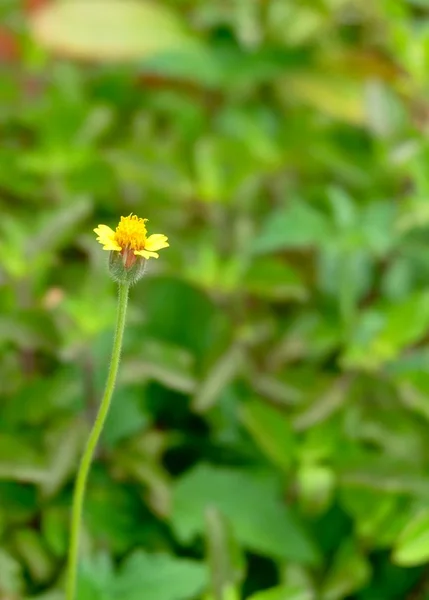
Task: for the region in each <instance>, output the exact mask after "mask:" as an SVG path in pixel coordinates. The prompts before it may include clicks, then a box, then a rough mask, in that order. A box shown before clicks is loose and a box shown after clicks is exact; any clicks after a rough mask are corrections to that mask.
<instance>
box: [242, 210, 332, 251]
mask: <svg viewBox="0 0 429 600" xmlns="http://www.w3.org/2000/svg"><path fill="white" fill-rule="evenodd" d="M330 235H331V233H330V227H329V225H328V221H327V219H326V218H325V217H324V216H323V214H322V213H320V212H319V211H317V210H316V209H314V208H313V207H311V206H310V205H308V204H305V203H304V202H302V201H301V202H297V201H295V202H292V203H291V204H290V205H289V206H288V207H287V208H282V209H280V210H278V211H276V212H273V213H272V214H271V215H270V216H269V217H268V218H267V220H266V221H265V223H264V224H263V227H262V231H261V232H260V233H259V235H257V236H256V238H255V239H254V240H253V241H252V251H253V252H254V253H259V254H262V253H267V252H274V251H277V250H287V249H291V248H306V247H309V246H318V245H321V244H323V243H324V242H325V241H326V240H328V239H329V236H330Z"/></svg>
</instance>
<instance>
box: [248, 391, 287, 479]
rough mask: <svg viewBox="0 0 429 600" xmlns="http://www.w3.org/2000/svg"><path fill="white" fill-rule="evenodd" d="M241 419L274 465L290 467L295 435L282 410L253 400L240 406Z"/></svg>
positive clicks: (284, 467)
mask: <svg viewBox="0 0 429 600" xmlns="http://www.w3.org/2000/svg"><path fill="white" fill-rule="evenodd" d="M240 413H241V420H242V421H243V423H244V425H245V427H246V429H247V430H248V431H249V433H250V435H251V436H252V437H253V439H254V440H255V442H256V444H257V445H258V446H259V447H260V448H261V450H262V452H264V454H266V455H267V457H268V458H269V459H271V460H272V461H273V462H274V463H275V464H276V465H278V466H279V467H281V468H282V469H285V470H288V469H290V467H291V465H292V462H293V461H294V458H295V446H296V441H295V436H294V434H293V431H292V427H291V425H290V423H289V421H288V420H287V417H286V415H285V414H284V412H283V413H282V412H281V411H279V410H278V409H276V408H273V407H272V406H270V405H269V404H267V403H266V402H262V401H259V400H253V401H251V402H247V403H245V404H243V406H242V407H241V411H240Z"/></svg>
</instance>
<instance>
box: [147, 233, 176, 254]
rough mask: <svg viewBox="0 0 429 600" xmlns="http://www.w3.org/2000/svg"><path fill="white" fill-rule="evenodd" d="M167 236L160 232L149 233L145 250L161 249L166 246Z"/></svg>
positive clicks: (167, 244)
mask: <svg viewBox="0 0 429 600" xmlns="http://www.w3.org/2000/svg"><path fill="white" fill-rule="evenodd" d="M169 245H170V244H169V243H168V237H167V236H166V235H163V234H162V233H153V234H152V235H150V236H149V237H148V238H147V240H146V242H145V245H144V247H145V250H161V248H168V246H169Z"/></svg>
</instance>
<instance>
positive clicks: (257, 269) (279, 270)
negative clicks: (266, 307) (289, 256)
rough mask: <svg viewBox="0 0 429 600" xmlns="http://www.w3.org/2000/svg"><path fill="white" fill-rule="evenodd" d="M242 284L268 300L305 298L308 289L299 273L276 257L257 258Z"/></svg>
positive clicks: (249, 290)
mask: <svg viewBox="0 0 429 600" xmlns="http://www.w3.org/2000/svg"><path fill="white" fill-rule="evenodd" d="M242 286H244V288H245V289H246V290H247V291H248V292H250V293H251V294H254V295H255V296H258V297H260V298H264V299H266V300H274V301H281V300H301V301H302V300H305V299H306V298H307V290H306V288H305V285H304V282H303V280H302V278H301V276H300V275H299V273H298V272H297V271H296V270H295V269H293V268H292V267H291V266H289V265H288V264H286V263H285V262H282V261H280V260H277V259H275V258H258V259H257V260H255V261H254V262H253V263H252V264H251V266H250V267H249V269H248V270H247V272H246V273H245V275H244V277H243V281H242Z"/></svg>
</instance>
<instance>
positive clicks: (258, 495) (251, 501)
mask: <svg viewBox="0 0 429 600" xmlns="http://www.w3.org/2000/svg"><path fill="white" fill-rule="evenodd" d="M211 506H213V507H216V508H217V509H218V510H219V511H220V512H221V513H223V514H224V515H225V517H226V518H227V519H228V520H229V522H230V523H231V525H232V527H233V531H234V535H235V536H236V538H237V540H238V541H239V542H240V543H241V544H243V545H244V546H245V547H247V548H249V549H251V550H253V551H255V552H258V553H260V554H263V555H265V556H270V557H273V558H280V559H290V560H295V561H297V562H304V563H312V564H314V563H315V562H317V559H318V553H317V551H316V548H315V546H314V544H313V542H312V541H311V539H310V538H309V536H308V534H307V533H306V531H305V529H304V528H303V526H302V524H301V523H300V521H299V519H298V518H297V517H296V516H295V515H294V514H293V512H292V511H291V510H290V509H289V508H288V507H287V506H286V504H285V502H284V501H283V500H282V492H281V488H280V487H279V486H278V484H277V481H276V480H275V479H273V477H272V476H268V475H265V474H261V473H255V472H252V471H244V470H238V469H217V468H215V467H211V466H208V465H204V464H200V465H198V466H197V467H195V468H194V469H192V470H191V471H189V472H188V473H186V474H185V475H184V476H182V477H181V478H179V479H178V480H177V481H176V484H175V487H174V489H173V512H172V515H171V524H172V526H173V528H174V530H175V532H176V535H177V536H178V537H179V539H180V540H182V542H183V543H190V542H191V541H192V539H193V538H194V537H195V536H196V535H198V534H202V533H203V531H204V514H205V511H206V510H207V508H209V507H211Z"/></svg>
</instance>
